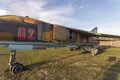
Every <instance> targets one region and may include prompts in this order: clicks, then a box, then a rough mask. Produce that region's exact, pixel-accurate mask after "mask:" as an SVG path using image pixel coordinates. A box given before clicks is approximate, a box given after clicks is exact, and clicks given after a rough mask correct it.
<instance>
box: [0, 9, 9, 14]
mask: <svg viewBox="0 0 120 80" xmlns="http://www.w3.org/2000/svg"><path fill="white" fill-rule="evenodd" d="M7 13H8V11H6V10H4V9H0V15H6V14H7Z"/></svg>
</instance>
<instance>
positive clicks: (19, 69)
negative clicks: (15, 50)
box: [12, 62, 24, 74]
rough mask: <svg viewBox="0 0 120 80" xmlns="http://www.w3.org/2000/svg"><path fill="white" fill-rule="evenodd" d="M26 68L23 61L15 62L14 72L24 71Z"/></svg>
mask: <svg viewBox="0 0 120 80" xmlns="http://www.w3.org/2000/svg"><path fill="white" fill-rule="evenodd" d="M23 70H24V66H23V65H22V64H21V63H18V62H17V63H15V65H14V66H13V67H12V73H13V74H16V73H19V72H22V71H23Z"/></svg>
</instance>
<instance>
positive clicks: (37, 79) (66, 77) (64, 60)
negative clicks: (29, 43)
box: [0, 48, 120, 80]
mask: <svg viewBox="0 0 120 80" xmlns="http://www.w3.org/2000/svg"><path fill="white" fill-rule="evenodd" d="M8 60H9V51H7V50H6V49H0V80H120V48H109V49H106V50H104V51H103V50H102V49H101V52H100V54H98V55H97V56H92V55H91V54H90V53H84V54H83V53H81V52H80V50H77V51H71V52H68V51H67V50H66V48H60V49H53V48H50V49H47V50H31V51H27V50H26V51H17V61H19V62H21V63H23V64H24V65H25V67H26V68H27V70H25V71H23V72H21V73H18V74H15V75H13V74H11V73H10V72H9V71H8V68H9V67H8Z"/></svg>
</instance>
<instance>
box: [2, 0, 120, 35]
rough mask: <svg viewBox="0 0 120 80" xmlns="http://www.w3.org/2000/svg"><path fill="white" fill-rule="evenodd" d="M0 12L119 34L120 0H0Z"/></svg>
mask: <svg viewBox="0 0 120 80" xmlns="http://www.w3.org/2000/svg"><path fill="white" fill-rule="evenodd" d="M0 15H21V16H30V17H32V18H37V19H40V20H43V21H46V22H49V23H55V24H60V25H64V26H68V27H72V28H78V29H82V30H88V31H90V30H91V29H92V28H94V27H96V26H97V27H98V29H99V33H107V34H115V35H120V0H1V1H0Z"/></svg>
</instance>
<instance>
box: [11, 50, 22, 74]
mask: <svg viewBox="0 0 120 80" xmlns="http://www.w3.org/2000/svg"><path fill="white" fill-rule="evenodd" d="M9 66H10V68H9V70H10V71H11V72H12V73H13V74H16V73H19V72H22V71H23V70H24V65H22V64H21V63H19V62H16V50H11V52H10V60H9Z"/></svg>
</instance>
